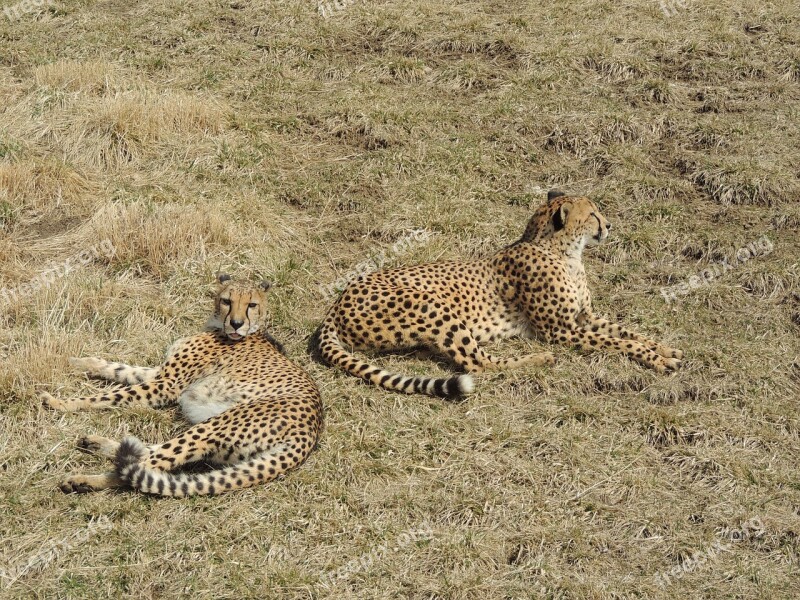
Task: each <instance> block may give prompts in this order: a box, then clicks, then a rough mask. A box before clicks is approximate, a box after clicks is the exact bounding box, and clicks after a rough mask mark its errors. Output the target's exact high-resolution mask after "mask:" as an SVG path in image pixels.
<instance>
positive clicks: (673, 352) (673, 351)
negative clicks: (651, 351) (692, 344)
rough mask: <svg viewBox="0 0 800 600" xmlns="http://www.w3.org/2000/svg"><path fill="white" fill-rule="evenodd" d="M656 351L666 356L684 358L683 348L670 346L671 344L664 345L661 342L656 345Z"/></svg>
mask: <svg viewBox="0 0 800 600" xmlns="http://www.w3.org/2000/svg"><path fill="white" fill-rule="evenodd" d="M656 352H657V353H658V354H660V355H661V356H663V357H664V358H677V359H678V360H681V359H682V358H683V350H678V349H677V348H670V347H669V346H663V345H661V344H659V345H658V346H657V347H656Z"/></svg>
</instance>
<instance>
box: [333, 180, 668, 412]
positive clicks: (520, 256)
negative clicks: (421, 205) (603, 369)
mask: <svg viewBox="0 0 800 600" xmlns="http://www.w3.org/2000/svg"><path fill="white" fill-rule="evenodd" d="M610 229H611V224H610V223H609V222H608V221H607V220H606V219H605V217H603V215H602V214H600V210H599V209H598V208H597V206H596V205H595V203H594V202H592V201H591V200H589V199H588V198H582V197H576V196H566V195H565V194H563V193H562V192H559V191H557V190H551V191H550V193H549V194H548V195H547V202H546V203H545V204H544V205H542V206H540V207H539V208H538V209H537V210H536V212H535V213H534V215H533V216H532V217H531V219H530V221H529V222H528V226H527V228H526V229H525V232H524V233H523V235H522V237H521V238H520V239H519V240H518V241H517V242H515V243H514V244H511V245H510V246H508V247H506V248H504V249H502V250H500V251H499V252H498V253H496V254H495V255H494V256H492V257H490V258H486V259H482V260H475V261H471V262H442V263H433V264H427V265H419V266H414V267H401V268H396V269H389V270H385V271H376V272H373V273H369V274H367V275H364V276H363V277H361V278H359V279H357V280H356V281H353V282H352V283H351V284H350V285H349V286H347V288H346V289H345V290H344V292H343V293H342V295H341V297H340V298H339V299H338V300H337V301H336V303H335V304H334V305H333V307H332V308H331V309H330V311H329V312H328V315H327V317H326V318H325V320H324V321H323V323H322V325H321V326H320V329H319V331H318V342H317V344H318V349H319V352H320V355H321V357H322V358H323V359H324V360H325V361H327V362H328V363H330V364H332V365H336V366H339V367H341V368H343V369H344V370H346V371H347V372H349V373H351V374H352V375H355V376H357V377H361V378H362V379H365V380H367V381H369V382H371V383H374V384H377V385H379V386H381V387H383V388H386V389H388V390H393V391H397V392H405V393H417V392H421V393H426V394H430V395H434V396H443V397H456V396H459V395H462V394H465V393H469V392H471V391H472V390H473V382H472V378H471V377H470V375H469V373H480V372H482V371H487V370H495V369H501V368H507V367H515V366H518V365H523V364H531V365H543V364H549V363H552V361H553V357H552V355H551V354H550V353H542V354H530V355H526V356H522V357H519V358H497V357H494V356H492V355H490V354H487V353H486V352H485V351H484V350H483V349H482V348H481V347H480V345H479V344H481V343H484V342H489V341H491V340H494V339H497V338H505V337H510V336H514V335H521V336H524V337H533V336H537V335H538V336H539V337H542V338H543V339H544V340H546V341H549V342H559V343H562V344H573V345H577V346H579V347H581V348H583V349H585V350H605V351H610V352H616V353H620V354H625V355H627V356H629V357H630V358H632V359H634V360H636V361H638V362H640V363H642V364H644V365H647V366H648V367H651V368H653V369H655V370H657V371H659V372H665V371H667V370H672V369H677V368H678V367H679V365H680V359H681V358H682V356H683V352H681V351H680V350H674V349H672V348H668V347H667V346H664V345H662V344H659V343H657V342H654V341H652V340H649V339H647V338H646V337H644V336H641V335H638V334H636V333H633V332H632V331H630V330H628V329H625V328H624V327H622V326H621V325H617V324H615V323H610V322H609V321H607V320H605V319H601V318H599V317H597V316H595V315H594V313H593V312H592V304H591V294H590V293H589V288H588V286H587V283H586V272H585V271H584V268H583V261H582V253H583V249H584V248H585V247H586V246H596V245H597V244H599V243H600V242H602V241H603V240H605V239H606V238H607V237H608V232H609V230H610ZM347 346H349V347H351V348H354V349H373V350H380V351H387V350H398V349H402V348H407V347H414V346H424V347H427V348H430V349H432V350H435V351H438V352H440V353H442V354H445V355H447V356H449V357H450V359H452V361H453V362H455V363H456V365H458V366H459V367H461V368H462V369H463V370H464V371H466V373H467V374H464V375H458V376H455V377H450V378H443V379H435V378H426V377H405V376H403V375H397V374H394V373H390V372H387V371H384V370H382V369H380V368H378V367H374V366H372V365H370V364H368V363H367V362H364V361H362V360H360V359H359V358H356V357H355V356H353V355H352V354H351V353H350V352H349V351H348V350H347V349H346V347H347Z"/></svg>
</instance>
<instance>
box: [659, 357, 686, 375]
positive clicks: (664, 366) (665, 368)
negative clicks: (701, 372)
mask: <svg viewBox="0 0 800 600" xmlns="http://www.w3.org/2000/svg"><path fill="white" fill-rule="evenodd" d="M659 358H660V359H661V360H659V361H658V362H657V363H655V365H654V367H655V370H656V371H658V372H659V373H667V372H669V371H677V370H678V369H679V368H680V366H681V361H680V360H678V359H677V358H664V357H659Z"/></svg>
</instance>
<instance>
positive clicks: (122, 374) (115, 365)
mask: <svg viewBox="0 0 800 600" xmlns="http://www.w3.org/2000/svg"><path fill="white" fill-rule="evenodd" d="M69 364H70V365H72V366H73V367H74V368H75V369H78V370H79V371H83V372H85V373H86V374H87V375H89V376H90V377H96V378H98V379H107V380H109V381H115V382H117V383H121V384H123V385H135V384H137V383H147V382H150V381H153V380H154V379H155V378H156V377H158V373H159V372H160V370H161V369H159V368H158V367H135V366H132V365H126V364H125V363H121V362H109V361H107V360H103V359H102V358H97V357H94V356H91V357H86V358H75V357H73V358H70V359H69Z"/></svg>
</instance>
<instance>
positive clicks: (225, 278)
mask: <svg viewBox="0 0 800 600" xmlns="http://www.w3.org/2000/svg"><path fill="white" fill-rule="evenodd" d="M230 280H231V276H230V275H228V274H227V273H220V274H219V275H217V281H218V282H219V283H225V282H226V281H230Z"/></svg>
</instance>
